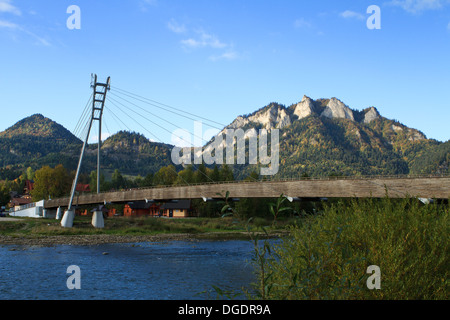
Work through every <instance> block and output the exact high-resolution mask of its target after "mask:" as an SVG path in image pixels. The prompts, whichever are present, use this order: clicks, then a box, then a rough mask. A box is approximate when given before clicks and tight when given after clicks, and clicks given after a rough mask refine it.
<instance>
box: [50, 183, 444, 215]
mask: <svg viewBox="0 0 450 320" xmlns="http://www.w3.org/2000/svg"><path fill="white" fill-rule="evenodd" d="M227 191H228V192H229V196H230V197H233V198H276V197H279V196H280V195H281V194H284V195H286V196H289V197H295V198H353V197H356V198H370V197H373V198H382V197H385V196H386V194H387V195H388V196H389V197H391V198H404V197H407V196H411V197H418V198H435V199H449V198H450V177H449V176H440V177H392V178H389V177H378V178H377V177H374V178H336V179H334V178H333V179H302V180H283V181H258V182H246V181H245V182H244V181H240V182H230V183H225V182H222V183H208V184H199V185H185V186H167V187H154V188H147V189H131V190H126V191H116V192H106V193H100V194H84V195H79V196H77V197H75V198H74V201H73V204H74V205H94V204H102V203H104V202H108V203H109V202H111V203H127V202H132V201H142V200H145V199H148V200H150V199H151V200H155V201H164V200H174V199H202V198H221V197H220V196H219V195H218V193H220V194H222V195H225V193H226V192H227ZM68 203H69V198H68V197H67V198H60V199H54V200H48V201H45V205H44V207H45V208H46V209H54V208H57V207H67V205H68Z"/></svg>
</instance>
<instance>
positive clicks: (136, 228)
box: [0, 217, 294, 239]
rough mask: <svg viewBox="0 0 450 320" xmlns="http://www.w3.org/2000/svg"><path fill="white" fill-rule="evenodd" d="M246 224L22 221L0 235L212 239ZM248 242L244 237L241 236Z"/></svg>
mask: <svg viewBox="0 0 450 320" xmlns="http://www.w3.org/2000/svg"><path fill="white" fill-rule="evenodd" d="M293 221H294V220H292V219H285V220H284V221H281V222H280V223H278V224H277V227H270V228H269V232H270V233H277V232H281V231H285V230H286V228H287V227H288V226H289V225H292V224H293ZM270 224H271V220H266V219H262V218H258V219H255V221H254V222H253V224H252V225H253V226H254V227H258V226H263V225H270ZM246 230H247V229H246V223H245V222H243V221H240V220H237V219H234V218H233V217H226V218H187V219H165V218H146V217H141V218H126V217H112V218H107V219H105V227H104V228H102V229H96V228H94V227H93V226H92V225H91V219H90V218H89V217H75V220H74V225H73V228H62V227H61V225H60V221H58V220H54V219H32V218H21V219H18V220H17V221H13V222H9V221H4V222H1V223H0V235H3V236H9V237H17V238H20V237H28V238H30V237H32V238H39V237H49V236H75V235H76V236H82V235H115V236H146V235H157V234H182V233H186V234H198V235H201V234H209V235H211V237H214V235H216V237H220V236H223V237H227V235H229V236H232V235H233V234H235V235H236V236H237V234H241V233H245V232H246ZM244 236H245V237H246V239H248V236H247V235H244Z"/></svg>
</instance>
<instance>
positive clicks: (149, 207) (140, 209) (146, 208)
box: [123, 201, 160, 217]
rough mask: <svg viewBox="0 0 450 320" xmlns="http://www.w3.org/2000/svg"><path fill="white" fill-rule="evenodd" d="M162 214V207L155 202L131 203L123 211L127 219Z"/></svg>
mask: <svg viewBox="0 0 450 320" xmlns="http://www.w3.org/2000/svg"><path fill="white" fill-rule="evenodd" d="M159 213H160V206H159V204H157V203H154V202H146V201H135V202H129V203H127V204H126V205H125V207H124V209H123V215H124V216H125V217H141V216H150V217H154V216H158V215H159Z"/></svg>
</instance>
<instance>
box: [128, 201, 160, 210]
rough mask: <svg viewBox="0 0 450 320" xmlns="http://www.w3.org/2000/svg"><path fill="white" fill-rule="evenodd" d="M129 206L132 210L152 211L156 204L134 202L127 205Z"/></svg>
mask: <svg viewBox="0 0 450 320" xmlns="http://www.w3.org/2000/svg"><path fill="white" fill-rule="evenodd" d="M127 205H128V206H129V207H130V208H131V209H150V208H151V207H152V206H153V205H155V203H153V202H148V203H147V202H145V201H134V202H129V203H127Z"/></svg>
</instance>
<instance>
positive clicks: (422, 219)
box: [257, 198, 450, 300]
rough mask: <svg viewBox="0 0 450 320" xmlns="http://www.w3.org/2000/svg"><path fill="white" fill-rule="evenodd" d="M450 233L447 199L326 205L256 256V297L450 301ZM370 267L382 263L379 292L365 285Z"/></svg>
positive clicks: (352, 202)
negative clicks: (263, 254) (261, 256)
mask: <svg viewBox="0 0 450 320" xmlns="http://www.w3.org/2000/svg"><path fill="white" fill-rule="evenodd" d="M448 231H449V205H437V204H430V205H422V204H420V203H419V202H418V201H417V200H416V199H402V200H393V199H389V198H385V199H364V200H352V201H348V202H347V201H346V202H344V201H340V202H338V203H334V204H331V205H328V206H325V209H324V211H323V212H322V213H321V214H320V215H317V216H314V217H310V218H306V219H300V220H299V223H298V224H297V225H296V226H294V227H292V228H291V234H290V236H289V237H286V238H284V239H283V241H282V242H281V243H280V244H278V245H276V246H274V247H273V248H271V256H270V257H265V258H264V259H263V261H261V259H260V260H258V261H259V263H258V264H257V267H258V268H257V269H258V270H260V271H259V272H258V274H259V282H258V283H259V284H264V286H259V288H258V287H257V290H258V292H259V294H258V297H264V298H266V299H402V300H403V299H427V300H428V299H448V268H449V266H450V265H449V261H448ZM261 262H263V264H261ZM370 265H377V266H379V267H380V270H381V289H379V290H377V289H373V290H369V289H368V287H367V285H366V281H367V279H368V277H369V276H370V274H367V273H366V271H367V267H368V266H370ZM261 270H263V272H261Z"/></svg>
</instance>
